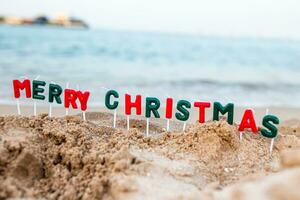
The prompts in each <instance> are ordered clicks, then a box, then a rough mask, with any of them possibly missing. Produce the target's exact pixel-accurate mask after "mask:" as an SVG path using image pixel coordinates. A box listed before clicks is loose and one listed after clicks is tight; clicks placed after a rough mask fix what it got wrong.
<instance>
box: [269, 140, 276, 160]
mask: <svg viewBox="0 0 300 200" xmlns="http://www.w3.org/2000/svg"><path fill="white" fill-rule="evenodd" d="M274 140H275V138H272V139H271V144H270V156H272V152H273V146H274Z"/></svg>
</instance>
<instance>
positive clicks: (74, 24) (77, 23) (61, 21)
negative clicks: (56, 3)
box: [0, 15, 89, 29]
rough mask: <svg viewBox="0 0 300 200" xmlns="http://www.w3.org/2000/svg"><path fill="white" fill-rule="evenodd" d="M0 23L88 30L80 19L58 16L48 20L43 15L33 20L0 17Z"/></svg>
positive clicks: (86, 25)
mask: <svg viewBox="0 0 300 200" xmlns="http://www.w3.org/2000/svg"><path fill="white" fill-rule="evenodd" d="M0 23H2V24H9V25H40V26H58V27H65V28H83V29H87V28H89V26H88V24H87V23H86V22H84V21H83V20H81V19H78V18H75V17H68V16H67V15H60V16H57V17H55V18H53V19H49V18H48V17H47V16H45V15H40V16H37V17H35V18H22V17H15V16H0Z"/></svg>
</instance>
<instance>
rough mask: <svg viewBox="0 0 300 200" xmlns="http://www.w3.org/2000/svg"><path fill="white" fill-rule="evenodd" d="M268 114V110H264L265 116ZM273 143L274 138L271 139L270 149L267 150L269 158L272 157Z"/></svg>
mask: <svg viewBox="0 0 300 200" xmlns="http://www.w3.org/2000/svg"><path fill="white" fill-rule="evenodd" d="M268 114H269V108H266V115H268ZM274 141H275V138H272V139H271V143H270V149H269V151H270V156H272V152H273V146H274Z"/></svg>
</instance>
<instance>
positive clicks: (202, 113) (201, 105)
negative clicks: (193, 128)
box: [194, 102, 210, 123]
mask: <svg viewBox="0 0 300 200" xmlns="http://www.w3.org/2000/svg"><path fill="white" fill-rule="evenodd" d="M194 106H195V107H196V108H199V122H200V123H204V122H205V108H209V107H210V103H209V102H195V103H194Z"/></svg>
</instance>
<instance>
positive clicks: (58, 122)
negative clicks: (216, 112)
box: [0, 105, 300, 200]
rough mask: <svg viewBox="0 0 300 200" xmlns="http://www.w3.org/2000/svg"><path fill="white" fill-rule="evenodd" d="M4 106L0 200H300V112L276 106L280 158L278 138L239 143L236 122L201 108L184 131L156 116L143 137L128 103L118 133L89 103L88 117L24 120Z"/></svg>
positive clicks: (25, 114) (59, 114)
mask: <svg viewBox="0 0 300 200" xmlns="http://www.w3.org/2000/svg"><path fill="white" fill-rule="evenodd" d="M265 109H266V108H255V109H254V111H255V113H256V116H257V117H261V116H262V115H264V113H265ZM242 110H243V108H238V109H237V111H236V113H237V114H236V120H235V121H236V122H237V121H238V120H237V119H239V118H240V116H241V113H242V112H241V111H242ZM0 112H1V115H2V117H0V199H7V198H14V199H25V198H26V199H204V200H206V199H207V200H219V199H234V200H240V199H249V200H250V199H251V200H252V199H276V200H277V199H289V200H292V199H299V198H300V192H299V190H298V185H299V184H300V182H299V179H298V178H297V177H299V176H300V159H299V157H300V150H299V147H300V139H299V135H300V121H299V117H298V116H300V115H299V113H300V109H293V108H272V107H271V108H269V112H270V113H272V114H276V115H277V116H278V117H279V118H280V119H281V124H280V127H279V130H280V131H279V132H280V133H279V135H278V136H277V138H276V139H275V142H274V148H273V152H272V155H270V151H269V147H270V139H266V138H263V137H262V136H260V135H257V134H253V133H251V132H246V133H244V136H243V139H242V141H240V139H239V133H238V131H237V126H236V125H233V126H232V125H229V124H227V122H225V121H223V120H221V121H219V122H213V121H210V120H209V121H208V122H207V123H205V124H199V123H197V122H196V120H197V117H196V116H197V115H196V113H193V114H192V120H191V121H190V122H189V124H188V126H187V129H186V131H185V132H182V131H181V130H182V123H179V122H176V121H175V120H173V121H172V122H171V132H168V133H167V132H166V131H165V120H162V119H161V120H158V119H151V121H150V133H151V135H150V137H145V124H146V122H145V119H144V118H142V117H140V118H136V117H134V118H132V119H131V121H130V124H131V128H130V130H129V131H127V130H126V119H125V118H124V116H121V113H122V109H120V110H119V111H118V112H119V113H120V115H118V121H117V128H116V129H114V128H112V113H109V111H107V110H106V109H105V108H89V109H88V112H87V113H86V117H87V121H83V120H82V117H81V116H80V113H78V112H74V111H70V114H71V115H72V116H67V117H66V116H64V114H65V110H64V109H62V108H54V109H53V114H54V117H53V118H49V117H48V115H47V113H48V108H47V107H44V108H40V107H39V108H38V113H39V115H38V116H36V117H33V116H31V115H32V106H27V107H25V106H22V116H16V107H15V106H14V105H11V106H8V105H2V106H0ZM42 113H44V114H42ZM210 113H211V112H210V111H208V112H207V114H208V115H207V119H210V117H211V116H210ZM283 180H284V181H283Z"/></svg>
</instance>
